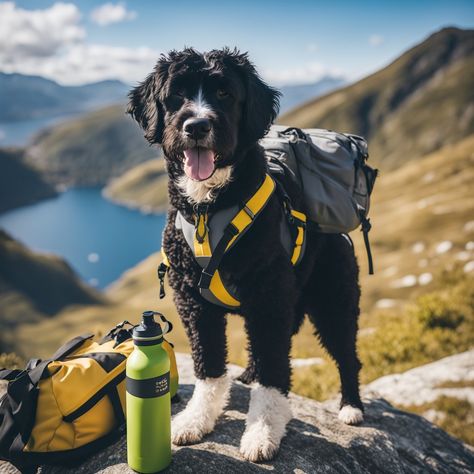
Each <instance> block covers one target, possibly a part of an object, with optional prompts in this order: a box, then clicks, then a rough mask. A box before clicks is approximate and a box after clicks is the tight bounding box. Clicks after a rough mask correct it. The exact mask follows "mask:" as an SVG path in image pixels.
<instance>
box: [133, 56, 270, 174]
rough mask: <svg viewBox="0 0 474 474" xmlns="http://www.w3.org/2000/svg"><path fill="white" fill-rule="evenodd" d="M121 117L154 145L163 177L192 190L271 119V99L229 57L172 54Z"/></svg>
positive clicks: (242, 64)
mask: <svg viewBox="0 0 474 474" xmlns="http://www.w3.org/2000/svg"><path fill="white" fill-rule="evenodd" d="M129 97H130V102H129V104H128V113H130V114H131V115H132V116H133V117H134V118H135V120H136V121H137V122H138V123H139V124H140V125H141V127H142V128H143V129H144V131H145V138H146V139H147V140H148V141H149V142H150V143H151V144H162V146H163V150H164V153H165V157H166V159H167V162H168V163H167V167H168V171H169V172H170V175H171V176H172V177H173V178H175V179H179V178H180V177H184V178H185V179H187V180H190V181H194V182H204V181H208V180H212V176H213V175H214V174H215V173H217V174H218V172H219V170H220V172H221V174H222V172H223V171H224V170H225V169H227V170H230V169H231V167H232V166H235V165H236V163H237V161H238V160H239V159H241V158H242V156H243V154H244V153H243V152H244V151H245V150H246V149H248V148H249V147H251V146H252V145H254V144H255V143H256V142H257V141H258V140H259V139H260V138H262V137H263V136H264V134H265V133H266V131H267V130H268V128H269V127H270V125H271V123H272V122H273V120H274V119H275V117H276V115H277V113H278V105H279V100H278V98H279V93H278V92H277V91H276V90H274V89H272V88H271V87H269V86H268V85H267V84H265V82H263V81H262V80H261V79H260V77H259V76H258V74H257V72H256V70H255V68H254V66H253V64H252V63H251V62H250V61H249V59H248V57H247V54H241V53H240V52H239V51H237V50H229V49H227V48H225V49H222V50H213V51H210V52H208V53H204V54H201V53H199V52H197V51H195V50H194V49H191V48H186V49H184V50H183V51H179V52H178V51H172V52H170V53H169V54H168V55H163V56H161V58H160V59H159V60H158V63H157V64H156V66H155V69H154V71H153V72H152V73H151V74H150V75H149V76H148V77H147V78H146V79H145V81H144V82H142V83H141V84H140V85H138V86H137V87H136V88H134V89H133V90H132V91H131V92H130V94H129Z"/></svg>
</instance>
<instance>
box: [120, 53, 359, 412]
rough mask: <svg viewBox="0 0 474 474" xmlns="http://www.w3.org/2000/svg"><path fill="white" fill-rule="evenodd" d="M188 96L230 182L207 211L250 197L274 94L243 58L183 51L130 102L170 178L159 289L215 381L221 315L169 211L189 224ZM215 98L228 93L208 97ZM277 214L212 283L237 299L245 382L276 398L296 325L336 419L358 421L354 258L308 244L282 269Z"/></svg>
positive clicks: (233, 253) (199, 363)
mask: <svg viewBox="0 0 474 474" xmlns="http://www.w3.org/2000/svg"><path fill="white" fill-rule="evenodd" d="M198 87H202V88H203V89H204V93H205V96H206V100H207V101H208V103H209V104H210V106H211V107H210V109H211V112H210V115H209V119H210V122H211V123H212V128H213V140H214V142H213V148H214V150H215V152H216V156H217V159H216V163H215V166H216V168H217V169H219V168H224V167H226V166H229V165H232V166H233V170H232V180H231V181H230V182H228V183H227V184H226V186H225V187H224V188H222V189H221V190H220V191H219V193H218V194H217V196H216V197H215V198H214V200H213V201H212V202H211V203H210V206H211V208H212V209H220V208H225V207H228V206H230V205H235V204H236V203H240V202H242V201H244V200H245V198H247V197H249V196H251V195H252V194H253V193H254V192H255V190H256V188H257V186H258V184H259V183H261V181H262V180H263V178H264V176H265V173H266V172H267V162H266V158H265V156H264V153H263V151H262V149H261V148H260V146H259V145H258V140H259V139H260V138H262V137H263V136H264V134H265V132H266V131H267V130H268V128H269V126H270V125H271V123H272V121H273V120H274V119H275V117H276V115H277V113H278V97H279V93H278V92H277V91H275V90H274V89H272V88H270V87H269V86H268V85H266V84H265V83H264V82H263V81H262V80H261V79H260V77H259V76H258V74H257V73H256V71H255V68H254V66H253V65H252V64H251V63H250V61H249V60H248V58H247V55H246V54H240V53H239V52H238V51H236V50H229V49H223V50H213V51H211V52H209V53H205V54H201V53H198V52H197V51H195V50H193V49H190V48H187V49H185V50H183V51H180V52H177V51H173V52H171V53H169V54H168V55H166V56H162V57H161V58H160V59H159V61H158V63H157V65H156V67H155V69H154V71H153V72H152V73H151V74H150V75H149V76H148V77H147V78H146V80H145V81H144V82H143V83H141V84H140V85H139V86H138V87H136V88H135V89H134V90H133V91H132V92H131V93H130V103H129V109H128V110H129V113H131V114H132V115H133V117H134V118H135V119H136V120H137V121H138V122H139V124H140V125H141V126H142V127H143V129H144V130H145V137H146V139H147V140H148V141H149V142H150V143H151V144H162V146H163V150H164V154H165V158H166V164H167V170H168V173H169V177H170V179H169V185H168V189H169V197H170V209H169V211H168V220H167V225H166V229H165V232H164V236H163V247H164V250H165V252H166V254H167V256H168V258H169V260H170V263H171V269H170V272H169V281H170V284H171V286H172V288H173V289H174V299H175V303H176V307H177V310H178V312H179V315H180V317H181V319H182V322H183V325H184V327H185V329H186V332H187V335H188V337H189V341H190V344H191V349H192V355H193V360H194V368H195V373H196V376H197V377H198V378H201V379H205V378H207V377H220V376H222V375H223V374H224V373H225V370H226V366H225V364H226V359H227V347H226V337H225V328H226V313H227V312H228V311H227V310H225V309H224V308H222V307H219V306H216V305H213V304H211V303H209V302H207V301H206V300H204V299H203V298H202V297H201V295H200V294H199V291H198V288H197V283H198V280H199V276H200V274H201V267H200V266H199V265H198V264H197V263H196V260H195V259H194V257H193V254H192V252H191V249H190V248H189V246H188V245H187V243H186V242H185V240H184V238H183V235H182V232H181V231H180V230H178V229H176V227H175V216H176V212H177V210H179V211H180V212H181V213H182V214H183V215H184V216H185V217H186V218H187V219H189V220H190V221H191V220H192V213H193V203H192V202H190V201H189V199H187V198H186V196H184V195H183V193H182V191H181V190H180V188H179V187H178V185H177V181H178V179H179V178H180V177H181V176H183V173H184V171H183V151H184V149H185V147H186V143H185V140H184V138H183V123H184V121H185V120H186V119H187V118H189V117H192V116H193V112H192V109H191V108H189V100H190V98H191V97H192V95H193V94H195V93H196V90H197V88H198ZM217 88H225V89H227V91H228V93H227V92H225V93H222V92H221V93H220V95H221V97H219V98H216V93H215V91H216V89H217ZM287 192H288V193H289V194H290V197H291V199H292V201H293V204H294V207H295V208H297V209H302V202H301V197H300V196H299V194H298V190H297V189H294V188H292V187H291V183H287ZM281 212H282V210H281V203H280V202H279V200H278V197H277V196H276V194H274V195H273V196H272V197H271V199H270V201H269V203H268V204H267V206H266V207H265V209H264V210H263V211H262V213H261V214H260V215H259V217H258V218H257V219H256V221H255V223H254V225H253V226H252V228H251V231H249V232H247V233H246V234H245V235H244V236H243V237H242V238H241V240H240V241H239V243H238V245H236V246H234V247H233V248H232V249H231V250H230V251H229V252H228V253H226V255H225V256H224V258H223V260H222V264H221V267H220V268H221V269H220V271H221V272H223V273H224V274H225V275H227V276H228V278H229V279H231V280H232V282H233V283H234V284H236V285H237V287H238V289H239V298H240V301H241V308H240V310H239V311H238V313H239V314H241V315H242V316H243V318H244V320H245V328H246V330H247V335H248V341H249V346H248V348H249V354H250V357H249V365H248V367H247V369H246V371H245V372H244V373H243V374H242V376H241V379H242V380H244V381H245V382H250V381H253V380H256V381H258V382H259V383H260V384H262V385H263V386H269V387H275V388H277V389H279V390H280V391H281V392H282V393H284V394H286V393H288V391H289V389H290V378H291V369H290V359H289V352H290V348H291V337H292V335H293V334H295V333H296V332H297V331H298V329H299V327H300V326H301V323H302V321H303V319H304V315H305V314H307V315H308V316H309V319H310V320H311V322H312V323H313V324H314V327H315V330H316V334H317V336H319V338H320V340H321V342H322V344H323V345H324V347H325V348H326V349H327V350H328V352H329V354H330V355H331V356H332V357H333V358H334V360H335V361H336V363H337V366H338V368H339V372H340V377H341V385H342V400H341V407H342V406H345V405H351V406H354V407H357V408H360V409H362V403H361V400H360V397H359V387H358V373H359V370H360V366H361V365H360V363H359V360H358V358H357V354H356V334H357V327H358V322H357V320H358V315H359V296H360V290H359V285H358V266H357V262H356V258H355V256H354V252H353V248H352V246H351V245H350V244H349V243H348V241H347V240H346V239H345V238H344V237H343V236H341V235H338V234H316V233H308V236H307V246H306V253H305V256H304V259H303V261H302V262H301V263H300V264H299V265H298V267H297V268H293V267H292V265H291V263H290V259H289V257H288V254H287V253H286V252H285V250H284V249H283V246H282V244H281V242H280V239H279V237H278V235H279V232H278V222H279V219H280V216H281Z"/></svg>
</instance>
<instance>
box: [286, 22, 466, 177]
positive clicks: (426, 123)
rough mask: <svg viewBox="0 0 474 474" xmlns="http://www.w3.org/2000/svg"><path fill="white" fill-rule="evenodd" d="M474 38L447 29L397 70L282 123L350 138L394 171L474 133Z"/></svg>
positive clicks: (291, 115) (315, 103) (392, 68)
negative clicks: (356, 137)
mask: <svg viewBox="0 0 474 474" xmlns="http://www.w3.org/2000/svg"><path fill="white" fill-rule="evenodd" d="M472 77H474V30H460V29H457V28H446V29H443V30H441V31H439V32H437V33H435V34H433V35H432V36H430V37H429V38H428V39H427V40H425V41H424V42H422V43H421V44H419V45H417V46H415V47H414V48H412V49H411V50H409V51H407V52H406V53H404V54H403V55H402V56H400V57H399V58H398V59H397V60H395V61H394V62H393V63H392V64H390V65H389V66H387V67H386V68H384V69H382V70H380V71H378V72H376V73H375V74H373V75H371V76H369V77H367V78H365V79H362V80H361V81H359V82H357V83H355V84H352V85H350V86H348V87H345V88H343V89H339V90H337V91H335V92H333V93H331V94H328V95H326V96H324V97H321V98H319V99H316V100H314V101H311V102H309V103H308V104H305V105H304V106H302V107H300V108H298V109H296V110H293V111H291V112H290V113H288V114H286V115H283V116H282V117H281V118H280V119H279V122H280V123H284V124H288V125H290V124H291V125H293V126H299V127H320V128H330V129H337V130H341V131H350V132H353V133H357V134H360V135H363V136H365V137H367V138H368V139H369V144H370V150H371V156H372V157H373V158H372V160H373V161H374V162H375V163H377V164H379V165H382V167H383V169H394V168H396V167H398V166H399V165H400V164H401V163H404V162H407V161H410V160H412V159H415V158H417V157H419V156H422V155H424V154H426V153H430V152H432V151H434V150H437V149H438V148H440V147H441V146H443V145H445V144H450V143H455V142H456V141H458V140H460V139H462V138H463V137H465V136H467V135H469V134H470V133H473V132H474V88H473V87H472Z"/></svg>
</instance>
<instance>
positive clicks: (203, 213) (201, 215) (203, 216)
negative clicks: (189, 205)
mask: <svg viewBox="0 0 474 474" xmlns="http://www.w3.org/2000/svg"><path fill="white" fill-rule="evenodd" d="M207 210H208V206H207V205H202V206H196V207H195V211H196V213H195V214H194V228H195V235H196V240H197V241H198V242H199V243H200V244H202V243H204V239H205V238H206V235H207V234H208V232H209V226H208V225H207ZM201 224H202V231H200V229H199V228H200V226H201Z"/></svg>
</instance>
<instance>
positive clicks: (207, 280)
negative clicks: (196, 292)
mask: <svg viewBox="0 0 474 474" xmlns="http://www.w3.org/2000/svg"><path fill="white" fill-rule="evenodd" d="M212 277H213V275H211V274H210V273H206V272H205V271H204V270H203V271H202V272H201V276H200V278H199V283H198V286H199V288H201V289H202V290H207V289H209V287H210V286H211V280H212Z"/></svg>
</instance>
